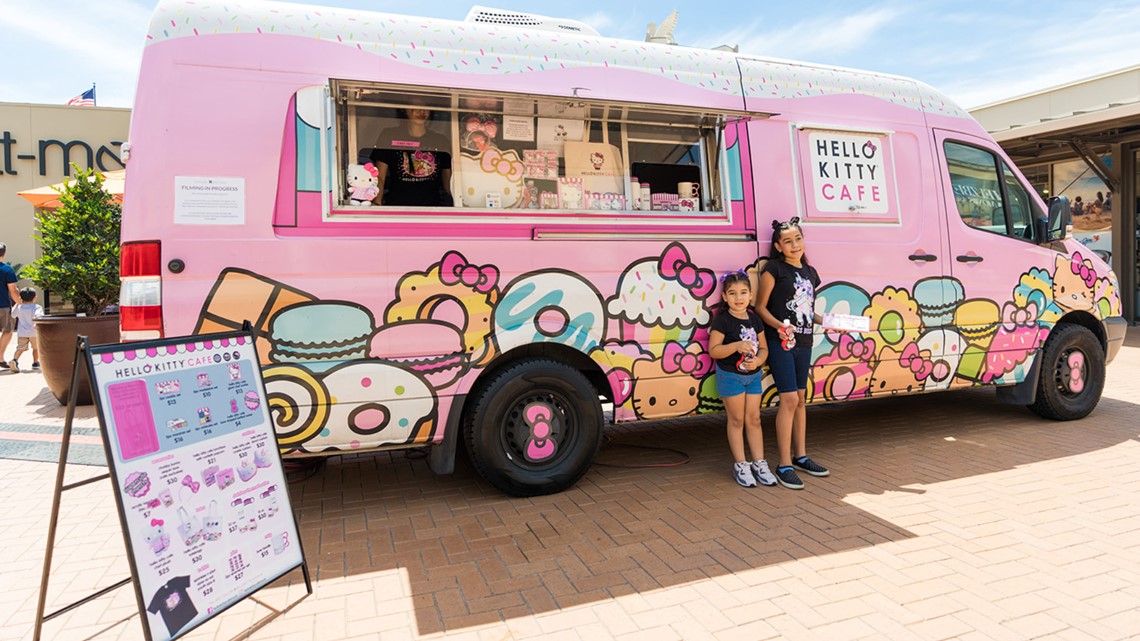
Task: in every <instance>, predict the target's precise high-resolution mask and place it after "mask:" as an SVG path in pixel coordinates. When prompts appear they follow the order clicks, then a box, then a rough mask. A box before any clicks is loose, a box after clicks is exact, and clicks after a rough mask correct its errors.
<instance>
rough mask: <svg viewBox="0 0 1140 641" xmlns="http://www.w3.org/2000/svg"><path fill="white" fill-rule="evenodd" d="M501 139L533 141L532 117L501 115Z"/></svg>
mask: <svg viewBox="0 0 1140 641" xmlns="http://www.w3.org/2000/svg"><path fill="white" fill-rule="evenodd" d="M503 140H518V141H522V142H531V141H533V140H534V118H531V117H530V116H503Z"/></svg>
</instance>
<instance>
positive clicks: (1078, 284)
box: [1053, 252, 1096, 311]
mask: <svg viewBox="0 0 1140 641" xmlns="http://www.w3.org/2000/svg"><path fill="white" fill-rule="evenodd" d="M1095 286H1096V270H1095V268H1094V267H1093V263H1092V261H1091V260H1088V259H1086V258H1084V257H1082V256H1081V253H1080V252H1076V253H1074V254H1073V257H1072V258H1071V259H1070V258H1066V257H1064V256H1058V257H1057V262H1056V271H1055V272H1054V273H1053V300H1054V301H1056V303H1057V305H1059V306H1061V307H1062V308H1063V309H1065V310H1066V311H1078V310H1090V309H1092V308H1093V304H1094V301H1095V297H1094V294H1093V288H1094V287H1095Z"/></svg>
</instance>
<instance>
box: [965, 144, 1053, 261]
mask: <svg viewBox="0 0 1140 641" xmlns="http://www.w3.org/2000/svg"><path fill="white" fill-rule="evenodd" d="M944 148H945V151H946V166H947V168H948V169H949V171H950V184H951V185H953V188H954V203H955V204H956V205H957V207H958V216H960V217H961V218H962V222H964V223H966V224H967V225H969V226H970V227H974V228H976V229H982V230H985V231H988V232H993V233H996V234H1003V235H1006V236H1013V237H1015V238H1023V239H1025V240H1037V239H1036V238H1035V237H1034V234H1035V233H1036V227H1035V226H1034V224H1033V220H1034V219H1035V218H1039V217H1041V216H1043V213H1042V212H1041V211H1040V210H1039V209H1038V207H1037V206H1036V204H1035V202H1034V200H1033V199H1032V198H1031V197H1030V195H1029V192H1028V190H1026V188H1025V186H1024V185H1022V184H1021V182H1019V181H1018V180H1017V176H1016V175H1015V174H1014V173H1013V170H1011V169H1010V168H1009V167H1008V166H1007V165H1006V164H1005V162H1004V161H1003V160H1002V159H1001V158H999V157H998V156H997V155H995V154H993V153H991V152H989V151H986V150H984V149H980V148H978V147H973V146H970V145H965V144H961V143H954V142H950V141H947V142H946V143H944Z"/></svg>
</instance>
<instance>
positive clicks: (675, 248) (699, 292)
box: [657, 243, 716, 299]
mask: <svg viewBox="0 0 1140 641" xmlns="http://www.w3.org/2000/svg"><path fill="white" fill-rule="evenodd" d="M657 266H658V269H659V270H660V271H661V276H662V277H664V278H667V279H669V280H675V281H677V282H678V283H681V286H682V287H684V288H685V289H687V290H689V291H691V292H692V293H693V296H695V297H697V298H698V299H705V298H708V297H709V294H712V292H713V288H714V287H716V275H715V274H713V272H712V270H711V269H698V268H697V266H696V265H694V264H692V263H691V262H689V252H687V251H685V248H684V246H682V245H681V244H680V243H672V244H670V245H669V246H668V247H666V248H665V252H664V253H663V254H661V260H660V262H658V264H657Z"/></svg>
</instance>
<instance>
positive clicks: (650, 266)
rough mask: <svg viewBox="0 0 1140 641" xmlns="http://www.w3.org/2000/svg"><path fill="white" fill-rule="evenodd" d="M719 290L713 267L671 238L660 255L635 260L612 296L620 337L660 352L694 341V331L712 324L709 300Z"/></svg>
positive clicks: (610, 306)
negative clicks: (671, 344) (695, 259)
mask: <svg viewBox="0 0 1140 641" xmlns="http://www.w3.org/2000/svg"><path fill="white" fill-rule="evenodd" d="M715 289H716V276H715V275H714V274H713V272H712V270H708V269H701V268H699V267H697V266H696V265H694V264H693V263H692V262H691V261H690V260H689V253H688V251H686V250H685V247H684V245H682V244H680V243H671V244H670V245H669V246H668V247H666V248H665V250H664V251H663V252H661V255H660V256H657V257H651V258H648V259H644V260H641V261H639V262H636V263H633V264H632V265H630V266H629V267H628V268H627V269H626V271H625V273H623V274H622V276H621V279H620V281H619V282H618V287H617V292H616V293H615V294H614V296H613V297H612V298H610V299H609V300H607V301H606V311H607V312H608V313H609V315H610V316H611V317H613V318H616V319H617V320H618V321H619V328H620V339H621V340H622V341H635V342H637V343H639V344H641V345H644V346H646V347H648V346H651V345H652V346H655V347H656V348H657V349H656V350H655V352H656V351H660V349H661V348H663V347H664V345H665V344H666V343H667V342H670V341H674V342H679V343H682V344H685V343H688V342H689V341H690V340H691V339H692V337H693V332H694V330H695V329H696V328H697V327H698V326H700V325H707V324H708V322H709V312H708V310H707V309H706V308H705V301H706V300H707V299H708V298H709V296H711V295H712V293H713V292H714V291H715Z"/></svg>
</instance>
